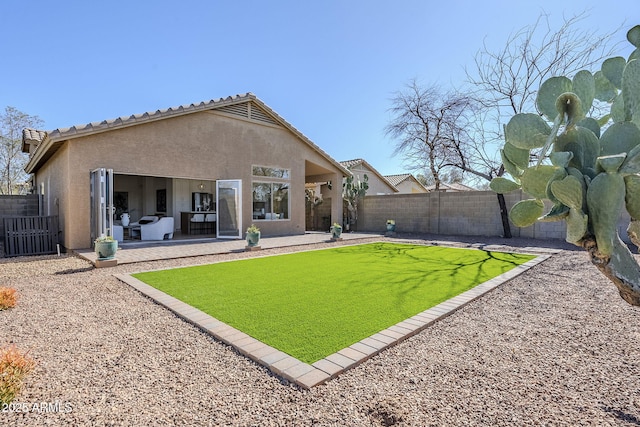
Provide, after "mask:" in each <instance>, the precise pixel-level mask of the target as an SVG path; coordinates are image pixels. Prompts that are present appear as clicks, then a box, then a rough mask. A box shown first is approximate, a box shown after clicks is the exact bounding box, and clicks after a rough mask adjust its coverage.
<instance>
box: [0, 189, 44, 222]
mask: <svg viewBox="0 0 640 427" xmlns="http://www.w3.org/2000/svg"><path fill="white" fill-rule="evenodd" d="M39 209H40V196H38V195H37V194H28V195H26V196H0V217H7V216H38V215H39V214H40V212H39Z"/></svg>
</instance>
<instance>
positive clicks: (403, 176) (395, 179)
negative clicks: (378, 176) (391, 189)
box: [384, 173, 411, 187]
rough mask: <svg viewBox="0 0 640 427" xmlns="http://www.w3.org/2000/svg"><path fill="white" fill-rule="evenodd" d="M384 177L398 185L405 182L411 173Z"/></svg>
mask: <svg viewBox="0 0 640 427" xmlns="http://www.w3.org/2000/svg"><path fill="white" fill-rule="evenodd" d="M384 177H385V178H387V180H388V181H389V182H390V183H392V184H393V185H395V186H396V187H397V186H398V185H400V184H401V183H402V182H404V181H405V180H406V179H407V178H409V177H411V174H410V173H401V174H397V175H385V176H384Z"/></svg>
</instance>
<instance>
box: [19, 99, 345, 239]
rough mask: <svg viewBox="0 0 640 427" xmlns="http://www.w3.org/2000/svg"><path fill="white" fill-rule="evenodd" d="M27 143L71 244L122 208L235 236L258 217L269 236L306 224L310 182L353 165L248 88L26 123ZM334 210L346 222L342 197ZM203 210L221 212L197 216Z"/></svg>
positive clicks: (334, 178) (134, 216) (336, 191)
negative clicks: (124, 113) (84, 120)
mask: <svg viewBox="0 0 640 427" xmlns="http://www.w3.org/2000/svg"><path fill="white" fill-rule="evenodd" d="M22 149H23V151H24V152H27V153H29V161H28V163H27V165H26V167H25V171H26V172H27V173H30V174H33V175H32V186H33V189H34V191H36V192H38V193H39V194H41V195H42V196H43V211H44V213H45V215H58V216H59V222H60V226H61V241H62V244H63V245H64V246H65V247H67V248H70V249H80V248H88V247H91V244H92V242H93V239H94V238H95V237H97V236H99V235H101V234H103V233H107V234H111V233H113V225H114V223H115V221H119V220H121V219H125V218H124V217H123V216H122V214H123V213H128V214H129V215H128V216H126V215H125V217H126V218H127V219H129V218H130V220H131V221H132V222H133V223H134V224H135V223H136V221H138V220H139V219H140V218H141V217H143V216H149V215H150V216H152V217H154V218H156V219H157V218H158V217H167V218H172V219H173V221H172V223H173V229H174V231H175V232H176V236H180V234H181V233H182V234H187V233H194V232H197V233H205V234H206V235H209V236H211V237H213V236H217V237H218V238H235V239H239V238H243V236H244V229H246V227H247V226H249V225H250V224H252V223H254V224H256V225H257V226H258V227H260V229H261V231H262V234H263V235H267V236H268V235H286V234H302V233H304V232H305V183H306V182H342V179H343V177H344V176H346V175H348V174H349V171H348V170H347V169H346V168H344V167H343V166H342V165H341V164H340V163H338V162H337V161H335V160H334V159H332V158H331V157H330V156H329V155H328V154H327V153H325V152H324V151H323V150H322V149H320V147H318V146H317V145H315V144H314V143H313V142H312V141H310V140H309V139H308V138H307V137H305V136H304V135H303V134H302V133H301V132H300V131H298V130H297V129H296V128H295V127H293V126H292V125H291V124H289V123H288V122H287V121H286V120H285V119H283V118H282V117H280V116H279V115H278V114H277V113H276V112H275V111H273V110H272V109H271V108H270V107H268V106H267V105H266V104H265V103H264V102H262V101H261V100H260V99H258V98H257V97H256V96H255V95H254V94H252V93H247V94H244V95H236V96H233V97H228V98H224V99H222V98H220V99H217V100H211V101H206V102H201V103H199V104H191V105H183V106H180V107H175V108H169V109H165V110H157V111H153V112H148V113H144V114H138V115H132V116H128V117H120V118H118V119H114V120H105V121H103V122H95V123H89V124H86V125H82V126H73V127H69V128H60V129H55V130H52V131H48V132H45V131H41V130H33V129H25V130H24V132H23V146H22ZM341 190H342V189H341V186H339V185H336V186H333V187H332V189H331V190H328V191H329V197H328V199H333V200H339V201H341ZM329 212H330V216H331V221H333V222H339V223H342V203H341V202H340V203H334V204H332V205H331V206H330V208H329ZM204 216H207V218H210V219H211V220H212V221H215V222H212V223H211V224H206V225H207V226H208V227H204V225H205V224H200V223H199V221H196V222H194V219H196V218H200V217H204ZM169 222H171V221H169ZM122 225H125V223H124V222H122ZM125 229H126V227H125ZM126 231H130V232H133V231H135V230H126ZM126 235H127V233H126V232H125V238H126ZM163 236H164V237H165V238H166V237H169V234H168V233H164V234H163Z"/></svg>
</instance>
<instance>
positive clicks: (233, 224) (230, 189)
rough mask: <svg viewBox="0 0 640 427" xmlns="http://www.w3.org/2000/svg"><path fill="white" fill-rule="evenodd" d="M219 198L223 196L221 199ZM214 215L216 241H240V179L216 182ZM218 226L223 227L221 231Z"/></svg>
mask: <svg viewBox="0 0 640 427" xmlns="http://www.w3.org/2000/svg"><path fill="white" fill-rule="evenodd" d="M221 196H223V198H222V199H221ZM229 196H231V197H229ZM229 202H231V203H229ZM230 205H232V206H230ZM216 213H217V218H216V219H217V221H216V237H217V238H218V239H242V180H241V179H220V180H217V181H216ZM234 214H235V215H234ZM220 225H222V226H223V228H222V229H221V228H220Z"/></svg>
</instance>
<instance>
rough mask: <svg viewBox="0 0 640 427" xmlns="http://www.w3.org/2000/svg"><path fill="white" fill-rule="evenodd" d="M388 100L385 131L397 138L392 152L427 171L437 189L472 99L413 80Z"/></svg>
mask: <svg viewBox="0 0 640 427" xmlns="http://www.w3.org/2000/svg"><path fill="white" fill-rule="evenodd" d="M391 102H392V107H391V108H390V109H389V111H390V112H391V114H392V119H391V122H390V123H389V124H388V125H387V126H386V128H385V131H386V133H387V135H389V136H391V137H392V138H394V139H396V140H397V143H396V149H395V153H394V154H400V153H402V154H403V155H404V159H405V162H406V165H407V167H409V168H410V169H414V170H423V171H428V172H429V175H430V176H431V177H432V178H433V182H434V184H435V187H436V190H438V189H439V188H440V183H441V182H442V178H443V176H442V175H443V172H444V169H445V168H447V167H449V166H450V165H451V163H452V162H454V161H455V159H456V156H457V155H458V153H456V141H455V140H456V139H457V138H460V137H462V136H463V135H466V131H465V130H464V126H465V124H466V117H467V112H468V111H470V110H472V109H473V100H472V98H470V97H468V96H465V95H462V94H460V93H457V92H443V91H442V90H441V89H440V87H438V86H437V85H431V86H428V87H426V88H424V87H422V86H420V85H419V84H418V82H417V81H416V80H415V79H414V80H412V81H410V82H409V83H408V84H407V85H406V87H405V90H403V91H399V92H396V94H395V95H394V97H393V98H392V99H391ZM458 145H460V144H458Z"/></svg>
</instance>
